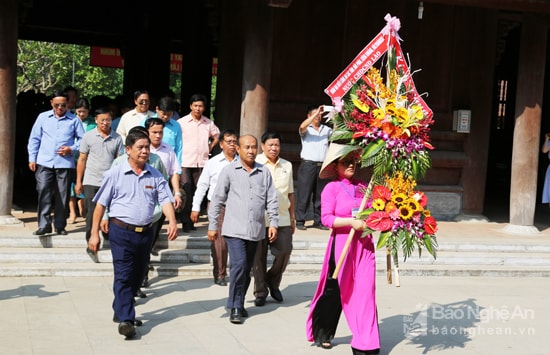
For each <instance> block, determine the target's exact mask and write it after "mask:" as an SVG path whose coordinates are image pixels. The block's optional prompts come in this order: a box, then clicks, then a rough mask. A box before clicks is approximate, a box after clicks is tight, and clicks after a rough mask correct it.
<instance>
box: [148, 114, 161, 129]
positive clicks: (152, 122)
mask: <svg viewBox="0 0 550 355" xmlns="http://www.w3.org/2000/svg"><path fill="white" fill-rule="evenodd" d="M152 126H162V127H164V121H163V120H161V119H160V118H158V117H149V118H148V119H146V120H145V128H147V129H149V128H151V127H152Z"/></svg>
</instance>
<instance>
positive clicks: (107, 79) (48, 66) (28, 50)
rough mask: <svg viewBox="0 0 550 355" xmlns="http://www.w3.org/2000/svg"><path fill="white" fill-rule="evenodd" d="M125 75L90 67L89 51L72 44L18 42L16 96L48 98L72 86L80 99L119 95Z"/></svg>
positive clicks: (106, 69) (107, 69) (110, 69)
mask: <svg viewBox="0 0 550 355" xmlns="http://www.w3.org/2000/svg"><path fill="white" fill-rule="evenodd" d="M123 75H124V71H123V70H122V69H115V68H102V67H92V66H90V47H88V46H80V45H73V44H63V43H51V42H35V41H23V40H21V41H18V50H17V92H18V93H19V92H23V91H28V90H33V91H35V92H41V93H45V94H49V93H50V92H51V91H52V90H54V89H56V88H63V87H65V86H67V85H73V86H75V87H76V88H78V89H79V90H80V93H81V96H83V97H87V98H91V97H93V96H97V95H106V96H109V97H112V98H114V97H115V96H116V95H118V94H120V93H122V83H123Z"/></svg>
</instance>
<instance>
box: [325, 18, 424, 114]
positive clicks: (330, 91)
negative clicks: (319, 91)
mask: <svg viewBox="0 0 550 355" xmlns="http://www.w3.org/2000/svg"><path fill="white" fill-rule="evenodd" d="M386 21H388V24H387V25H386V26H385V27H384V28H383V29H382V31H380V33H379V34H378V35H377V36H376V37H374V39H373V40H372V41H371V42H370V43H369V44H368V45H367V46H366V47H365V48H363V50H362V51H361V52H360V53H359V54H358V55H357V56H356V57H355V58H354V59H353V61H352V62H351V63H350V64H349V65H348V66H347V67H346V69H344V71H343V72H342V73H340V75H338V77H337V78H336V79H334V81H333V82H332V83H331V84H330V85H329V86H328V87H327V88H326V89H325V93H326V94H327V95H328V96H330V98H331V99H332V102H333V103H335V102H338V101H340V100H341V99H342V98H343V97H344V95H346V93H347V92H348V91H349V90H350V89H351V88H352V86H353V85H354V84H355V83H356V82H357V81H358V80H359V79H361V77H362V76H363V75H364V74H365V73H366V72H367V71H368V70H369V69H370V68H371V67H372V66H373V65H374V64H375V63H376V61H378V59H380V57H382V55H384V53H386V52H387V51H388V49H390V48H394V49H395V56H396V59H397V60H396V69H397V70H398V71H400V72H402V73H403V76H404V77H405V85H406V87H407V91H409V92H411V93H412V95H413V97H414V101H416V103H417V104H418V105H420V106H421V107H422V109H423V111H424V113H425V115H426V117H428V118H431V117H432V116H433V112H432V110H431V109H430V108H429V107H428V105H427V104H426V102H425V101H424V99H422V97H421V96H420V95H419V94H418V91H416V87H415V85H414V81H413V79H412V76H411V73H410V70H409V66H408V65H407V62H406V61H405V56H404V55H403V51H402V50H401V45H400V44H399V40H400V38H399V37H398V36H397V29H398V27H399V26H400V25H399V24H398V23H397V25H396V24H395V22H393V23H392V21H397V22H398V21H399V20H397V19H395V18H391V17H388V15H387V16H386ZM396 26H397V27H396Z"/></svg>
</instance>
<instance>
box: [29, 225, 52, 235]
mask: <svg viewBox="0 0 550 355" xmlns="http://www.w3.org/2000/svg"><path fill="white" fill-rule="evenodd" d="M51 232H52V227H44V228H38V229H37V230H35V231H34V232H32V234H34V235H44V234H50V233H51Z"/></svg>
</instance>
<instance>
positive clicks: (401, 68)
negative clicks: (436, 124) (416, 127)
mask: <svg viewBox="0 0 550 355" xmlns="http://www.w3.org/2000/svg"><path fill="white" fill-rule="evenodd" d="M390 41H391V47H393V48H395V58H396V63H395V69H397V71H398V72H402V73H404V78H405V82H404V84H405V87H406V88H407V91H408V92H411V93H412V95H413V97H414V101H415V102H416V103H417V104H418V105H420V106H421V107H422V110H423V111H424V115H425V116H426V117H428V118H431V117H432V116H433V111H432V109H431V108H429V107H428V104H426V102H425V101H424V99H423V98H422V96H420V95H419V94H418V91H416V86H415V85H414V81H413V78H412V75H411V73H410V69H409V66H408V64H407V61H406V60H405V55H404V54H403V51H402V50H401V45H400V44H399V41H398V40H397V38H396V37H395V36H391V38H390Z"/></svg>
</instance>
